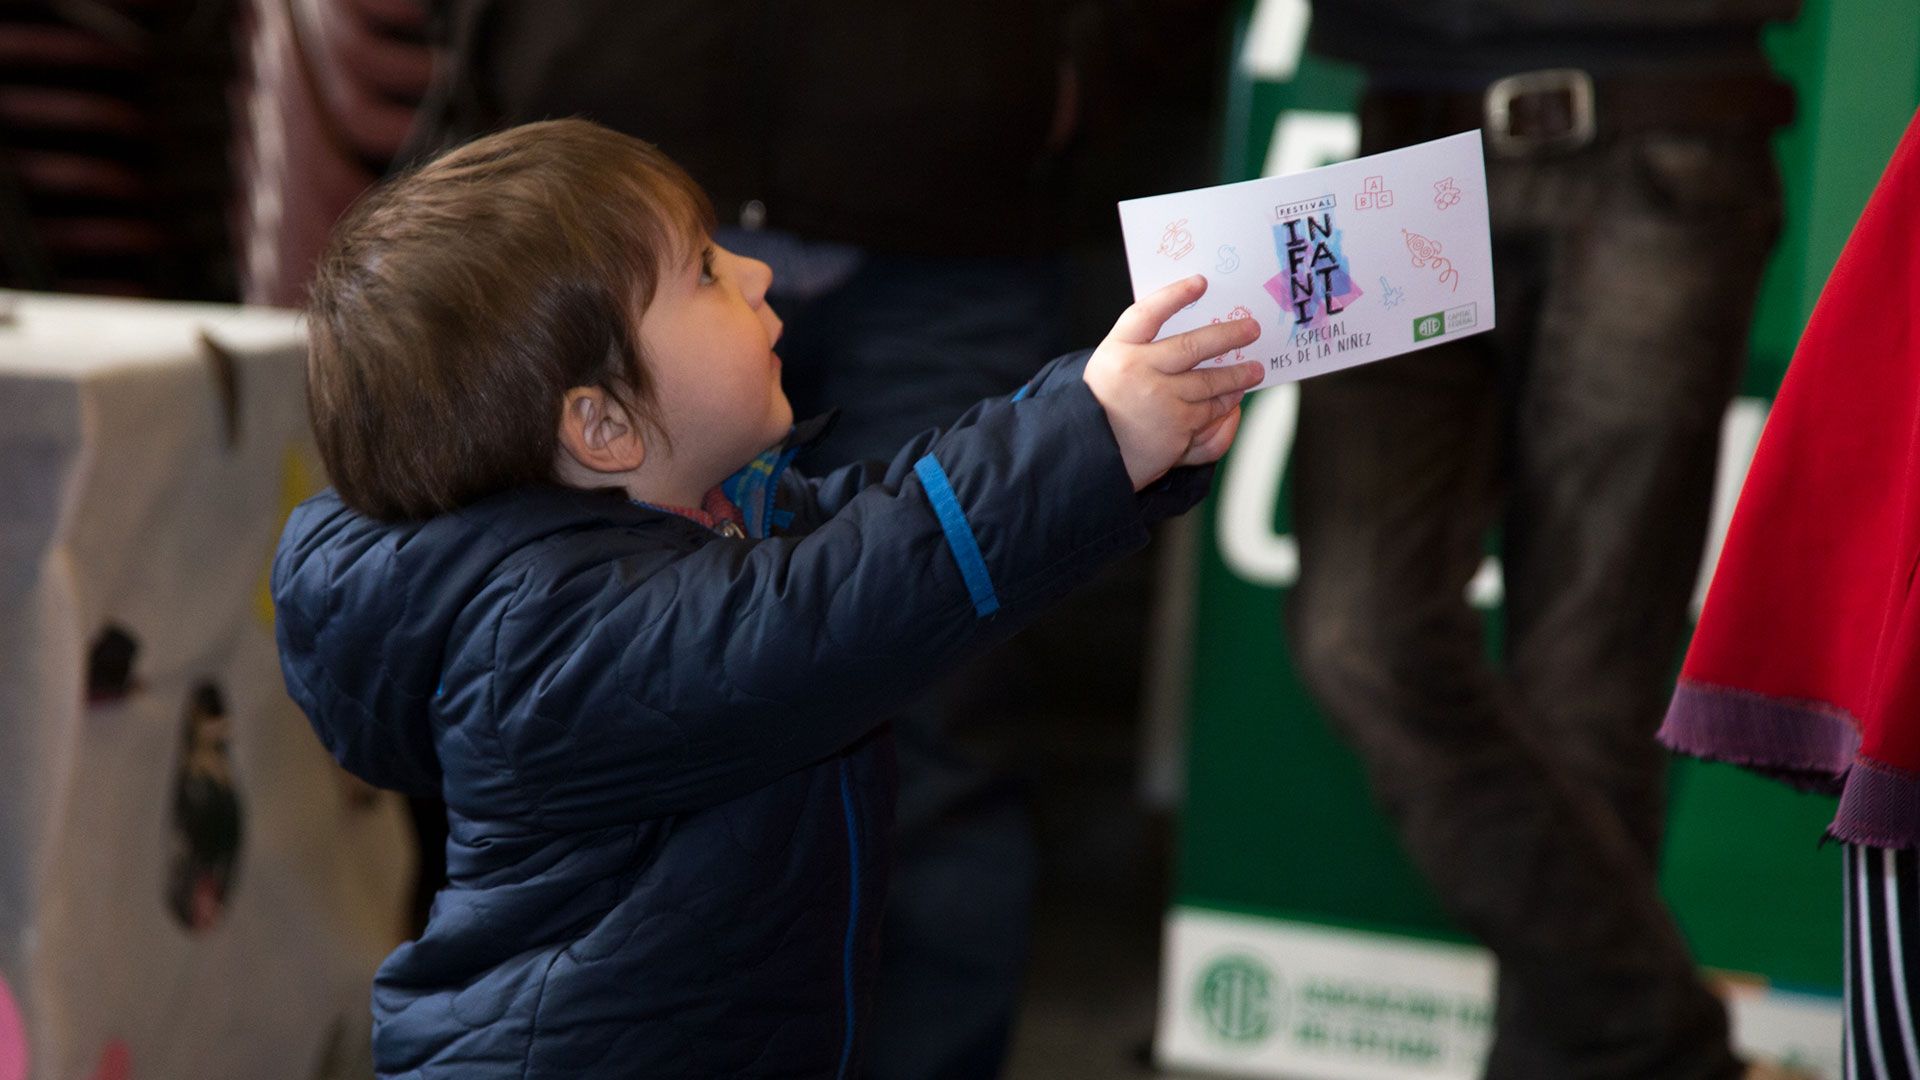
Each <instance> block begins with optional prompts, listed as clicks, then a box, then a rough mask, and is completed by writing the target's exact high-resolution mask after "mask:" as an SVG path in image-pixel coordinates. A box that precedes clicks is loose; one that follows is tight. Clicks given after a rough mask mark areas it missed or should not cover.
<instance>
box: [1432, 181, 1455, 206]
mask: <svg viewBox="0 0 1920 1080" xmlns="http://www.w3.org/2000/svg"><path fill="white" fill-rule="evenodd" d="M1460 195H1461V192H1460V189H1459V188H1458V187H1456V186H1455V185H1454V182H1453V177H1451V176H1449V177H1447V178H1446V179H1444V180H1435V181H1434V182H1433V208H1434V209H1435V210H1447V209H1450V208H1452V207H1453V206H1456V205H1458V204H1459V202H1460Z"/></svg>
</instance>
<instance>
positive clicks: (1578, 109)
mask: <svg viewBox="0 0 1920 1080" xmlns="http://www.w3.org/2000/svg"><path fill="white" fill-rule="evenodd" d="M1537 94H1565V95H1567V99H1568V102H1569V106H1570V113H1571V116H1572V119H1571V121H1570V123H1569V125H1568V128H1567V130H1566V131H1563V132H1558V133H1555V134H1552V135H1545V136H1538V135H1521V134H1516V133H1515V132H1514V130H1513V103H1514V101H1515V100H1516V99H1518V98H1523V97H1532V96H1534V95H1537ZM1485 113H1486V122H1487V141H1488V142H1489V143H1491V144H1492V145H1493V149H1494V152H1495V153H1498V154H1500V155H1502V156H1504V157H1520V156H1522V155H1525V154H1527V153H1530V152H1534V151H1549V152H1550V151H1568V150H1578V149H1580V148H1582V147H1584V146H1586V145H1587V144H1589V143H1591V142H1593V137H1594V130H1595V126H1594V116H1593V76H1591V75H1589V74H1587V73H1586V72H1585V71H1582V70H1580V69H1579V68H1547V69H1544V70H1541V71H1523V72H1520V73H1519V74H1518V75H1508V76H1507V77H1505V78H1502V79H1495V80H1494V81H1493V82H1491V83H1489V84H1488V85H1487V93H1486V98H1485Z"/></svg>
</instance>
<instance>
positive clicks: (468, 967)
mask: <svg viewBox="0 0 1920 1080" xmlns="http://www.w3.org/2000/svg"><path fill="white" fill-rule="evenodd" d="M711 222H712V212H711V210H710V209H709V207H708V206H707V204H706V200H705V197H704V196H703V195H702V194H701V193H700V192H699V190H698V189H697V188H696V187H695V186H694V185H693V183H692V181H691V180H689V179H688V178H687V176H686V175H685V174H684V173H683V172H681V171H680V169H679V168H678V167H677V166H675V165H674V164H673V163H672V162H670V161H668V160H667V159H666V158H664V157H663V156H661V155H660V154H659V153H658V152H657V151H655V150H653V149H652V148H651V147H649V146H647V145H646V144H644V143H641V142H638V141H636V140H633V139H629V138H627V137H624V136H620V135H615V134H613V133H611V132H608V131H606V130H604V129H601V128H598V127H595V126H593V125H591V124H587V123H584V122H580V121H559V122H553V123H543V124H533V125H528V126H526V127H521V128H515V129H511V130H509V131H506V132H503V133H501V134H499V135H495V136H491V137H489V138H486V139H482V140H480V141H478V142H475V143H472V144H470V145H468V146H466V147H464V148H462V149H459V150H455V151H453V152H452V153H450V154H448V155H447V156H445V157H443V158H441V159H439V160H438V161H435V162H433V163H431V164H429V165H427V166H426V167H424V168H423V169H421V170H420V171H419V172H417V173H414V174H412V175H409V176H406V177H404V178H402V179H399V180H397V181H395V182H394V183H392V184H390V185H389V186H387V187H385V188H384V189H383V190H380V191H378V192H376V193H375V194H374V195H372V196H371V197H369V198H368V199H367V200H366V201H365V203H364V204H363V205H361V206H359V207H358V208H356V209H355V210H354V211H353V212H352V213H350V214H349V215H348V217H347V218H346V219H345V220H344V221H343V222H342V223H341V224H340V226H339V227H338V229H337V231H336V233H335V236H334V238H333V241H332V244H331V247H330V249H329V251H328V252H327V254H326V256H325V257H324V259H323V263H322V266H321V269H320V272H319V276H318V277H317V279H316V282H315V285H314V290H313V299H312V304H311V310H310V313H309V329H310V334H311V338H312V355H311V359H310V366H309V390H308V396H309V406H310V410H311V412H312V420H313V426H314V432H315V435H316V437H317V439H318V441H319V446H320V451H321V455H322V457H323V458H324V459H325V461H326V464H327V468H328V471H329V474H330V476H331V477H332V479H333V481H334V484H335V489H334V490H333V491H330V492H325V493H322V494H321V495H319V496H317V497H316V498H314V499H313V500H311V501H309V502H307V503H306V504H305V505H303V506H302V507H301V508H300V509H299V510H297V511H296V512H295V513H294V515H293V517H292V519H291V520H290V521H289V522H288V525H287V530H286V534H285V536H284V537H283V538H282V540H281V545H280V554H279V557H278V558H277V560H276V562H275V565H274V574H273V594H274V601H275V604H276V607H277V610H278V612H279V622H278V634H279V642H280V653H281V662H282V667H283V669H284V671H285V674H286V679H287V685H288V688H289V689H290V691H291V692H292V694H293V696H294V698H295V700H297V701H298V702H299V703H300V705H301V707H302V708H303V709H305V710H306V712H307V715H308V716H309V717H310V718H311V720H312V721H313V724H314V728H315V730H316V731H318V732H319V734H320V737H321V739H322V741H324V742H325V743H326V745H327V747H328V749H329V750H331V751H332V752H333V754H334V755H335V756H336V757H338V758H339V759H340V761H341V762H342V763H343V764H344V765H345V766H347V768H349V769H350V770H352V771H353V772H355V773H357V774H358V775H360V776H362V777H364V778H365V779H367V780H369V781H371V782H373V783H376V784H380V785H382V786H385V787H391V788H397V789H400V790H403V791H409V792H417V793H432V794H437V795H440V796H441V797H443V798H444V799H445V800H446V803H447V815H448V823H449V827H450V836H449V838H448V841H447V864H448V875H449V879H450V882H449V884H448V886H447V888H446V889H444V890H443V891H442V892H441V893H440V894H439V896H438V897H437V898H436V900H435V902H434V905H433V910H432V913H431V915H430V917H429V919H428V922H427V927H426V930H425V932H424V933H423V934H422V935H421V937H420V939H419V940H417V941H412V942H408V943H407V944H404V945H402V946H401V947H400V948H399V949H397V950H396V951H395V952H394V953H393V955H392V956H391V957H389V958H388V960H387V962H386V963H385V964H384V965H383V966H382V967H381V969H380V973H379V975H378V976H377V977H376V979H375V983H374V995H373V1012H374V1055H375V1059H376V1065H377V1067H378V1071H379V1073H380V1074H381V1075H382V1076H407V1077H420V1078H423V1080H424V1078H431V1077H459V1078H462V1080H468V1078H484V1077H494V1076H513V1077H529V1078H530V1077H563V1076H564V1077H570V1078H571V1077H597V1076H622V1077H625V1076H645V1077H664V1076H689V1077H692V1076H698V1077H711V1076H721V1075H726V1076H743V1075H744V1076H772V1075H780V1076H831V1077H846V1076H849V1075H853V1073H854V1072H855V1071H857V1066H858V1063H859V1059H860V1042H861V1032H862V1028H861V1018H862V1016H863V1015H864V1013H865V1010H866V1009H867V1007H868V1001H867V989H868V987H869V985H870V979H871V976H872V973H873V969H874V962H875V955H874V944H875V940H876V938H875V931H876V929H877V926H876V919H877V916H878V913H879V911H880V900H881V897H882V895H883V891H884V889H885V879H886V866H887V863H886V852H885V848H884V844H885V839H886V836H887V831H888V830H887V827H886V826H887V819H888V815H889V812H890V799H891V794H890V790H889V781H888V768H889V760H890V759H889V747H888V744H887V742H886V733H885V728H884V726H883V721H884V720H885V718H886V716H887V715H888V713H889V711H890V710H892V709H894V708H895V707H896V706H898V705H899V704H900V703H901V702H902V701H903V700H905V699H906V698H907V697H909V696H910V695H911V694H913V693H914V692H915V690H916V689H918V688H919V687H921V686H923V685H925V684H926V683H927V682H928V681H929V680H931V679H933V678H934V677H936V676H937V675H939V674H941V673H943V672H945V671H948V670H950V669H951V668H953V667H954V666H955V665H956V664H957V663H958V662H959V661H960V660H961V658H963V657H964V656H966V655H968V654H969V653H971V652H972V651H973V650H975V649H978V648H980V647H982V646H983V645H985V644H988V643H990V642H992V641H994V640H997V639H1000V638H1003V637H1005V636H1006V635H1007V634H1008V633H1010V632H1012V631H1013V630H1014V629H1016V628H1018V627H1019V626H1020V625H1021V624H1022V623H1024V622H1025V621H1026V620H1027V619H1028V618H1030V617H1031V616H1032V615H1033V614H1034V613H1035V612H1037V611H1038V610H1039V609H1040V608H1042V607H1043V606H1045V605H1046V604H1047V603H1048V602H1050V601H1052V600H1053V599H1055V598H1057V597H1059V596H1060V595H1062V594H1063V593H1065V592H1066V591H1067V590H1068V589H1070V588H1071V587H1073V586H1074V585H1077V584H1079V583H1080V582H1083V581H1085V580H1086V579H1087V578H1089V577H1090V576H1092V575H1093V574H1094V573H1095V572H1096V571H1098V570H1099V569H1100V568H1101V567H1102V566H1104V565H1106V564H1107V563H1109V562H1111V561H1112V560H1113V559H1115V558H1116V557H1118V556H1120V555H1123V554H1125V553H1127V552H1130V551H1133V550H1135V549H1137V548H1139V547H1140V546H1141V545H1142V544H1144V543H1145V541H1146V536H1147V533H1146V529H1147V526H1148V525H1149V524H1151V523H1152V522H1153V521H1155V520H1157V519H1160V518H1163V517H1166V516H1168V515H1170V514H1174V513H1179V512H1181V511H1183V510H1185V509H1186V508H1188V507H1189V506H1191V505H1192V504H1193V503H1194V502H1195V501H1197V500H1198V498H1199V497H1200V495H1201V494H1202V492H1203V491H1204V489H1205V486H1206V483H1207V470H1205V469H1203V468H1195V467H1194V466H1203V465H1206V464H1209V463H1211V462H1213V461H1214V460H1216V459H1217V458H1218V457H1219V456H1220V454H1221V453H1223V452H1224V451H1225V449H1226V447H1227V444H1228V443H1229V442H1230V441H1231V439H1232V437H1233V434H1234V431H1235V429H1236V427H1237V425H1238V421H1239V410H1238V402H1239V397H1240V395H1241V394H1242V393H1244V392H1245V391H1246V390H1247V389H1248V388H1250V387H1251V386H1253V385H1254V384H1255V383H1257V382H1258V381H1259V378H1260V369H1259V365H1258V364H1241V365H1235V366H1231V367H1216V368H1206V369H1199V370H1193V369H1194V367H1195V364H1196V363H1197V362H1199V361H1201V360H1203V359H1205V358H1208V357H1212V356H1216V355H1219V354H1221V353H1223V352H1226V351H1228V350H1230V349H1233V348H1237V347H1240V346H1244V345H1246V344H1248V343H1249V342H1251V341H1252V340H1253V338H1254V337H1256V336H1257V334H1258V328H1257V327H1256V326H1255V325H1254V324H1253V323H1252V322H1251V321H1248V320H1241V321H1237V322H1234V323H1228V324H1220V325H1214V326H1208V327H1204V328H1201V329H1199V330H1195V331H1192V332H1191V333H1188V334H1183V335H1180V336H1178V337H1175V338H1170V339H1168V340H1166V341H1162V342H1158V343H1154V342H1153V337H1154V335H1155V334H1156V333H1157V332H1158V330H1159V327H1160V325H1161V323H1162V322H1163V321H1165V319H1166V318H1167V317H1168V316H1170V315H1171V314H1172V313H1173V312H1174V311H1177V310H1179V309H1180V308H1181V307H1182V306H1184V305H1186V304H1189V303H1191V302H1193V301H1194V300H1195V299H1197V298H1198V297H1199V296H1200V294H1201V293H1202V292H1203V291H1204V289H1205V283H1204V281H1202V280H1200V279H1198V278H1195V279H1189V280H1187V281H1183V282H1180V283H1178V284H1175V285H1172V286H1169V287H1167V288H1166V289H1163V290H1161V291H1160V292H1158V293H1156V294H1154V295H1152V296H1150V297H1148V298H1146V299H1145V300H1143V301H1141V302H1140V303H1138V304H1135V305H1134V306H1133V307H1131V308H1129V309H1128V310H1127V311H1126V312H1125V313H1124V314H1123V315H1122V316H1121V318H1120V320H1119V322H1118V323H1117V324H1116V325H1115V327H1114V330H1113V333H1112V334H1111V335H1109V336H1108V338H1107V340H1106V341H1105V342H1103V343H1102V344H1101V346H1100V347H1099V348H1098V349H1096V350H1094V351H1093V353H1092V354H1091V356H1090V357H1077V358H1063V359H1062V360H1060V361H1056V362H1055V363H1054V364H1053V365H1051V366H1049V367H1048V368H1047V369H1045V370H1044V371H1042V372H1041V374H1040V375H1038V376H1037V377H1036V378H1035V379H1034V380H1033V381H1032V382H1031V383H1029V384H1028V385H1027V386H1026V387H1024V388H1022V389H1020V390H1019V392H1018V393H1015V394H1013V395H1011V396H1010V397H1006V398H1001V399H997V400H990V401H987V402H983V403H981V404H980V405H978V406H976V407H975V408H974V409H973V410H972V411H970V412H969V413H968V414H967V415H966V416H964V417H962V418H961V419H960V420H959V421H958V422H956V423H955V425H954V426H953V427H952V428H951V429H950V430H949V431H947V432H946V433H944V434H942V433H938V432H929V433H927V434H925V435H923V436H921V437H919V438H917V439H915V440H914V441H913V442H912V443H911V444H910V445H909V446H907V447H906V448H905V449H904V450H902V451H901V452H900V454H899V455H898V457H896V459H895V460H894V461H893V463H892V464H890V465H889V464H870V465H865V466H855V467H851V468H848V469H845V470H842V471H840V472H836V473H834V474H832V475H830V476H827V477H825V478H824V479H821V480H807V479H802V478H801V477H800V476H799V475H798V474H797V473H796V472H795V471H793V469H792V468H791V467H790V466H791V465H792V463H793V461H794V458H795V456H796V455H798V454H800V453H802V452H803V451H804V450H805V448H806V446H807V445H808V443H809V442H811V441H813V440H815V439H817V438H818V437H819V435H820V434H821V431H822V429H823V426H824V425H822V424H820V423H817V422H814V423H803V424H801V425H799V426H797V427H796V426H793V422H792V416H791V410H790V409H789V407H788V405H787V401H786V397H785V395H784V394H783V393H782V392H781V389H780V361H779V358H778V356H776V355H775V354H774V352H773V347H774V345H775V343H776V342H777V341H778V339H779V336H780V320H779V318H778V317H777V316H776V315H775V314H774V313H773V312H772V311H771V310H770V309H768V307H767V306H766V304H765V303H764V302H763V296H764V293H765V290H766V288H767V284H768V280H769V277H770V275H769V272H768V270H767V267H766V266H765V265H764V264H762V263H758V262H755V261H753V260H750V259H743V258H739V257H737V256H734V255H732V254H730V253H728V252H727V251H725V250H722V249H720V248H718V247H715V246H713V245H712V244H711V243H710V242H709V240H708V239H707V232H708V229H709V227H710V225H711Z"/></svg>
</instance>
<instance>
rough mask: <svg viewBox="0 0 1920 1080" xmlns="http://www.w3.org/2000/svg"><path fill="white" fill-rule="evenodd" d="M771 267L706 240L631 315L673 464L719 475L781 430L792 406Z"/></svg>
mask: <svg viewBox="0 0 1920 1080" xmlns="http://www.w3.org/2000/svg"><path fill="white" fill-rule="evenodd" d="M772 280H773V271H772V270H770V269H769V268H768V267H767V264H766V263H763V262H760V261H759V260H757V259H749V258H745V257H743V256H739V255H735V254H734V253H732V252H730V251H728V250H726V249H725V248H723V247H721V246H719V245H718V244H714V243H711V242H708V243H706V244H705V245H703V247H702V249H701V250H699V251H697V252H696V253H695V255H694V257H693V258H692V259H690V260H688V262H687V263H686V264H685V265H683V266H679V267H673V268H670V269H669V270H668V272H667V273H665V274H664V275H662V278H661V281H660V286H659V288H658V289H657V290H656V292H655V294H654V298H653V303H652V304H651V305H649V306H648V307H647V310H646V314H644V315H643V316H641V319H640V344H641V348H642V349H643V350H644V351H645V353H646V357H647V364H648V369H649V371H650V372H651V374H652V375H653V378H654V385H655V388H656V391H657V399H658V404H659V409H658V416H659V417H660V422H661V424H662V425H663V426H664V427H665V428H666V429H667V435H668V436H669V438H670V439H671V442H672V450H671V455H672V459H673V462H674V466H675V472H677V473H679V474H680V475H682V476H687V477H699V478H701V479H702V480H703V481H704V480H706V479H707V478H710V479H711V482H712V483H715V484H717V483H719V482H720V481H721V480H724V479H726V478H727V477H728V476H730V475H732V474H733V472H734V471H735V470H737V469H739V468H740V467H741V466H742V465H745V464H746V463H747V462H748V461H750V460H752V458H753V457H754V456H755V455H756V454H758V453H760V452H761V451H762V450H765V449H766V448H767V447H769V446H772V445H773V444H774V443H776V442H778V441H779V440H780V439H781V438H783V437H784V436H785V435H786V433H787V429H788V428H790V427H792V426H793V406H792V405H790V404H788V403H787V394H786V391H785V390H783V389H781V387H780V358H779V357H778V356H776V355H774V352H773V346H774V343H775V342H776V341H778V340H779V338H780V317H779V316H777V315H775V314H774V313H773V309H772V308H770V307H768V306H767V303H766V296H767V286H768V284H769V283H771V282H772Z"/></svg>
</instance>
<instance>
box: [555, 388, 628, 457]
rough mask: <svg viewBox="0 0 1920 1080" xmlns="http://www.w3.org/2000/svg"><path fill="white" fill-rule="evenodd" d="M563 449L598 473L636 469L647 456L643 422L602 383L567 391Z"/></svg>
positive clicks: (562, 422) (562, 411) (562, 412)
mask: <svg viewBox="0 0 1920 1080" xmlns="http://www.w3.org/2000/svg"><path fill="white" fill-rule="evenodd" d="M560 449H561V451H562V452H563V453H565V454H566V455H567V456H568V457H570V458H572V459H573V460H574V461H575V462H577V463H578V464H580V465H581V466H582V467H584V468H587V469H591V470H592V471H594V472H597V473H624V472H632V471H633V470H635V469H637V468H639V467H640V463H641V462H643V461H645V460H646V459H647V446H646V442H645V440H644V439H643V438H642V437H641V432H640V425H639V423H638V422H637V421H636V419H635V418H634V417H633V416H631V415H629V414H628V412H627V410H626V409H625V408H623V407H621V405H620V403H619V402H618V401H616V400H615V399H614V398H613V396H612V395H610V394H608V393H607V392H606V390H604V389H602V388H600V387H598V386H576V387H574V388H573V389H571V390H569V391H567V396H566V399H565V401H564V402H563V403H562V405H561V408H560Z"/></svg>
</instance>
